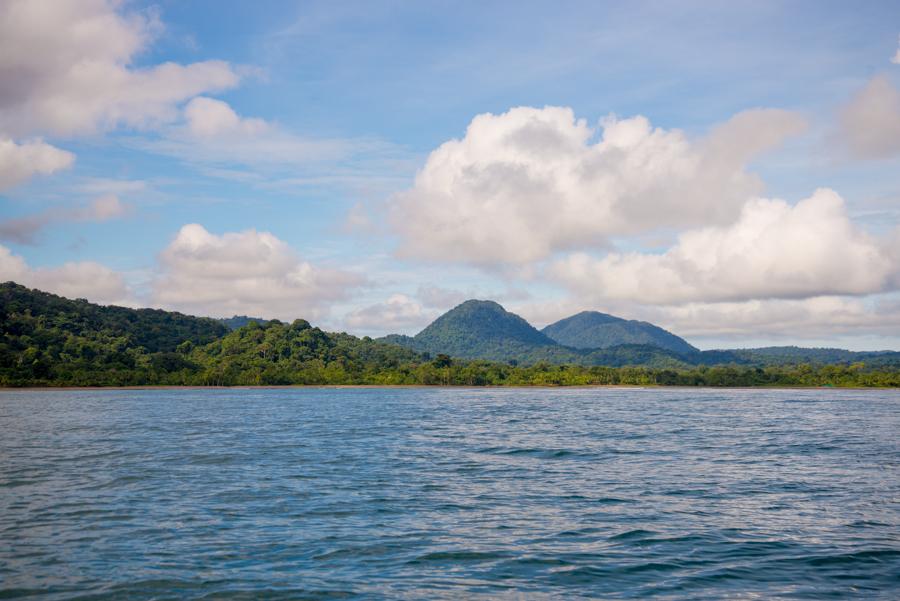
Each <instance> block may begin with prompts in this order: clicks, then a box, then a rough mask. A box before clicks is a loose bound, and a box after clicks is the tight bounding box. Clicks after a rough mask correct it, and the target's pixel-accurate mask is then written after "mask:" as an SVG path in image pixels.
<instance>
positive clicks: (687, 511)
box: [0, 389, 900, 599]
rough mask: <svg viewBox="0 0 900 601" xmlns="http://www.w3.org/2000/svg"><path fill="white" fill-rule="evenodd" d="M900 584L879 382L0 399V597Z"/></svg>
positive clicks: (890, 448)
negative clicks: (837, 386)
mask: <svg viewBox="0 0 900 601" xmlns="http://www.w3.org/2000/svg"><path fill="white" fill-rule="evenodd" d="M17 597H29V598H37V599H71V598H78V599H252V598H258V597H265V598H271V599H275V598H284V599H306V598H308V599H319V598H328V599H343V598H346V599H379V598H391V599H460V598H467V599H477V598H491V599H493V598H499V599H543V598H548V599H549V598H552V599H576V598H598V597H599V598H657V599H723V598H738V599H741V598H754V599H756V598H763V599H773V598H814V599H823V598H866V599H897V598H900V392H896V391H829V390H806V391H797V390H740V391H718V390H716V391H712V390H681V389H678V390H672V389H669V390H627V389H615V390H610V389H590V390H588V389H577V390H575V389H563V390H547V389H524V390H523V389H520V390H495V389H490V390H483V389H482V390H470V389H465V390H459V389H390V390H382V389H354V390H334V389H332V390H317V389H289V390H167V391H114V390H106V391H57V392H33V391H22V392H8V391H7V392H0V598H17Z"/></svg>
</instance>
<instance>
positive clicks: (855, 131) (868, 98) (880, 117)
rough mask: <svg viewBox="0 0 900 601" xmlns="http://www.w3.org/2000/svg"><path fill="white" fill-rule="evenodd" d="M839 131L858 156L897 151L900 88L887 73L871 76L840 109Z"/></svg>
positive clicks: (879, 155)
mask: <svg viewBox="0 0 900 601" xmlns="http://www.w3.org/2000/svg"><path fill="white" fill-rule="evenodd" d="M840 133H841V137H842V139H843V141H844V143H845V144H846V145H847V147H848V148H849V149H850V151H851V153H853V155H854V156H857V157H859V158H866V159H881V158H887V157H891V156H895V155H897V154H900V91H898V90H897V89H896V88H895V87H894V86H893V84H891V82H890V80H889V79H888V78H887V77H886V76H884V75H879V76H877V77H873V78H872V80H871V81H869V83H868V84H866V87H864V88H863V89H862V90H860V91H859V92H858V93H857V94H856V96H854V97H853V98H852V99H851V100H850V102H849V103H848V104H847V105H846V106H845V107H844V108H843V110H842V112H841V119H840Z"/></svg>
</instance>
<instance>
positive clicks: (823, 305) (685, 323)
mask: <svg viewBox="0 0 900 601" xmlns="http://www.w3.org/2000/svg"><path fill="white" fill-rule="evenodd" d="M642 318H643V319H648V320H651V321H655V322H656V323H659V324H662V325H664V326H665V327H667V328H669V329H670V330H672V331H674V332H677V333H678V334H679V335H682V336H685V337H687V338H689V339H691V340H692V341H700V340H716V341H719V345H721V343H722V342H723V341H730V344H732V345H738V346H747V345H748V344H751V345H752V344H754V343H755V344H759V342H758V341H769V343H778V344H798V343H803V341H804V340H807V341H808V340H814V341H817V344H822V343H823V342H821V341H830V342H827V344H830V345H835V344H839V341H840V340H845V341H848V342H851V343H852V341H854V340H855V341H857V342H858V341H859V340H860V339H861V338H864V337H865V338H870V339H871V340H870V341H869V342H868V343H867V346H868V347H869V348H885V347H886V346H890V345H889V344H886V343H884V342H882V343H879V342H878V340H882V341H884V340H885V339H887V338H889V337H897V336H900V300H898V299H897V298H896V297H894V296H892V295H877V296H874V297H870V298H855V297H842V296H820V297H814V298H806V299H769V300H750V301H743V302H733V303H688V304H685V305H681V306H670V307H645V308H643V311H642Z"/></svg>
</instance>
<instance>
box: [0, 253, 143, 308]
mask: <svg viewBox="0 0 900 601" xmlns="http://www.w3.org/2000/svg"><path fill="white" fill-rule="evenodd" d="M0 281H3V282H6V281H14V282H16V283H18V284H22V285H23V286H28V287H30V288H38V289H40V290H44V291H47V292H53V293H55V294H59V295H61V296H65V297H68V298H86V299H88V300H90V301H93V302H96V303H102V304H119V305H131V304H133V303H134V301H133V298H132V296H131V293H130V292H129V290H128V287H127V286H126V284H125V280H124V278H123V277H122V275H121V274H119V273H116V272H115V271H113V270H112V269H110V268H108V267H106V266H104V265H101V264H99V263H95V262H93V261H82V262H69V263H65V264H63V265H61V266H59V267H39V268H32V267H30V266H29V265H28V264H27V263H26V262H25V260H24V259H23V258H22V257H20V256H18V255H15V254H13V253H12V251H10V250H9V249H8V248H6V247H5V246H2V245H0Z"/></svg>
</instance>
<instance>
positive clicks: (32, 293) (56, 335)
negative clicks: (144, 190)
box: [0, 283, 424, 386]
mask: <svg viewBox="0 0 900 601" xmlns="http://www.w3.org/2000/svg"><path fill="white" fill-rule="evenodd" d="M0 335H2V337H0V385H4V386H22V385H73V386H124V385H144V384H192V385H207V384H326V383H332V384H352V383H379V382H380V383H392V382H391V380H390V377H392V376H391V374H390V372H391V370H392V369H394V368H397V367H398V366H400V365H407V364H415V363H417V362H420V361H424V360H423V359H422V357H421V355H420V354H419V353H416V352H414V351H410V350H408V349H404V348H400V347H398V346H395V345H389V344H383V343H379V342H375V341H373V340H371V339H367V338H363V339H360V338H356V337H354V336H350V335H349V334H329V333H326V332H323V331H322V330H320V329H319V328H315V327H312V326H310V324H309V323H307V322H306V321H304V320H302V319H298V320H296V321H294V322H293V323H291V324H284V323H281V322H279V321H274V320H273V321H269V322H268V323H266V324H264V325H259V324H256V323H250V324H249V325H246V326H244V327H242V328H239V329H238V330H235V331H231V332H229V330H228V328H227V327H226V326H225V325H224V324H222V323H221V322H220V321H218V320H215V319H209V318H205V317H191V316H188V315H182V314H181V313H174V312H169V311H159V310H152V309H128V308H125V307H104V306H100V305H95V304H92V303H89V302H87V301H84V300H69V299H66V298H62V297H60V296H56V295H54V294H48V293H46V292H41V291H39V290H30V289H28V288H25V287H24V286H19V285H17V284H14V283H6V284H0ZM385 374H387V375H385ZM380 378H381V379H380ZM384 378H387V381H383V379H384Z"/></svg>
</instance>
